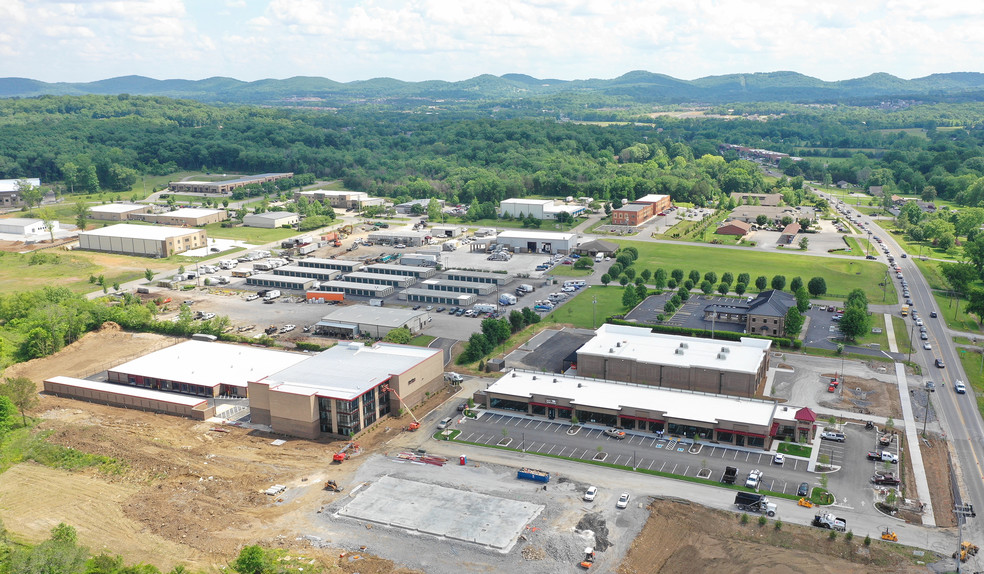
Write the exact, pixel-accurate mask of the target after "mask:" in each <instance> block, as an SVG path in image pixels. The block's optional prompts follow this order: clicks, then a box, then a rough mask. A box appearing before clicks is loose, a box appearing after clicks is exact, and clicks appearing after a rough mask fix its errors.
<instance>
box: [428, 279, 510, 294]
mask: <svg viewBox="0 0 984 574" xmlns="http://www.w3.org/2000/svg"><path fill="white" fill-rule="evenodd" d="M420 286H421V287H422V288H424V289H430V290H432V291H450V292H452V293H473V294H475V295H491V294H492V292H493V291H496V290H497V289H498V286H497V285H495V284H492V283H475V282H470V281H450V280H448V279H425V280H423V281H421V282H420Z"/></svg>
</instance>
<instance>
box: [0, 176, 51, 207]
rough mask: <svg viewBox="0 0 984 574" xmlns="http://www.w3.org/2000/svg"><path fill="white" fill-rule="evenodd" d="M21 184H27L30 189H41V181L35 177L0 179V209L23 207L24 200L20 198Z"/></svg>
mask: <svg viewBox="0 0 984 574" xmlns="http://www.w3.org/2000/svg"><path fill="white" fill-rule="evenodd" d="M21 182H27V184H28V185H30V186H31V187H41V180H40V179H38V178H36V177H28V178H24V179H0V207H22V206H23V205H24V199H23V197H22V196H21Z"/></svg>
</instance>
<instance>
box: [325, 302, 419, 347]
mask: <svg viewBox="0 0 984 574" xmlns="http://www.w3.org/2000/svg"><path fill="white" fill-rule="evenodd" d="M429 316H430V315H429V313H428V312H427V311H424V310H423V309H418V310H417V311H414V310H412V309H404V308H401V307H382V306H371V305H349V306H346V307H340V308H339V309H338V310H336V311H333V312H332V313H331V314H330V315H327V316H325V317H324V318H322V319H321V321H319V322H318V323H316V324H315V325H314V332H315V334H317V335H327V336H329V337H342V338H346V339H354V338H356V337H360V336H362V335H367V336H369V337H375V338H377V339H381V338H383V337H385V336H386V334H387V333H389V332H390V331H392V330H393V329H401V328H406V329H408V330H409V331H410V333H411V334H413V335H416V334H417V333H419V332H420V331H421V329H423V328H424V325H426V324H427V320H428V318H429Z"/></svg>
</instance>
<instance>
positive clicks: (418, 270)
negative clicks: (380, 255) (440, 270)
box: [364, 263, 437, 279]
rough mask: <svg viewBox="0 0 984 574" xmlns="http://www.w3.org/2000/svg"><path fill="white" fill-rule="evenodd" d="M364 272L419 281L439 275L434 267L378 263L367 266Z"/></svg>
mask: <svg viewBox="0 0 984 574" xmlns="http://www.w3.org/2000/svg"><path fill="white" fill-rule="evenodd" d="M364 271H366V272H368V273H383V274H386V275H409V276H410V277H416V278H417V279H427V278H428V277H433V276H434V275H437V270H436V269H434V268H433V267H417V266H415V265H399V264H396V263H376V264H374V265H367V266H366V267H365V269H364Z"/></svg>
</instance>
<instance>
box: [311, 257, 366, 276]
mask: <svg viewBox="0 0 984 574" xmlns="http://www.w3.org/2000/svg"><path fill="white" fill-rule="evenodd" d="M294 263H296V264H297V265H298V266H300V267H314V268H316V269H338V270H339V271H341V272H342V273H351V272H353V271H358V270H359V269H362V266H363V263H362V262H361V261H350V260H348V259H322V258H319V257H308V258H307V259H298V260H296V261H295V262H294Z"/></svg>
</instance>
